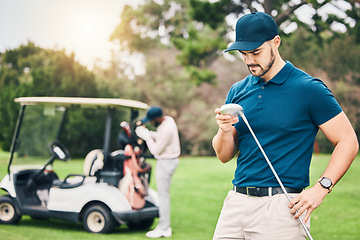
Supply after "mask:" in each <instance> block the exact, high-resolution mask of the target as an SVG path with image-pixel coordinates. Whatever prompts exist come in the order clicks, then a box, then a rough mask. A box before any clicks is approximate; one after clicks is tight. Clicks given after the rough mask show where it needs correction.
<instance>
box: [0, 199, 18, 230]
mask: <svg viewBox="0 0 360 240" xmlns="http://www.w3.org/2000/svg"><path fill="white" fill-rule="evenodd" d="M20 219H21V215H20V214H19V213H18V212H17V210H16V204H15V201H14V199H13V198H11V197H10V196H8V195H6V196H1V197H0V223H1V224H16V223H18V222H19V221H20Z"/></svg>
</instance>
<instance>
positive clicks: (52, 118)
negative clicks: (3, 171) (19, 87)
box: [10, 105, 65, 171]
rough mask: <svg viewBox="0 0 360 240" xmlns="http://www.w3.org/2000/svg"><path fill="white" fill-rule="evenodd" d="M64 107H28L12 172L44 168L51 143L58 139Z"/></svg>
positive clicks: (48, 156)
mask: <svg viewBox="0 0 360 240" xmlns="http://www.w3.org/2000/svg"><path fill="white" fill-rule="evenodd" d="M64 113H65V108H64V107H55V106H44V105H28V106H26V109H25V114H24V118H23V121H22V125H21V130H20V133H19V137H18V141H17V143H16V148H15V152H14V155H13V161H12V165H11V168H10V171H17V170H21V169H28V168H42V167H43V166H44V164H45V163H46V161H47V160H48V159H49V158H50V156H51V153H50V150H49V143H51V142H52V141H55V140H56V139H57V138H58V132H59V127H60V125H61V124H60V123H61V120H62V117H63V115H64Z"/></svg>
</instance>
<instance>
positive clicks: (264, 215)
mask: <svg viewBox="0 0 360 240" xmlns="http://www.w3.org/2000/svg"><path fill="white" fill-rule="evenodd" d="M289 195H290V197H294V196H296V194H289ZM288 204H289V201H288V200H287V198H286V196H285V194H276V195H274V196H271V197H248V196H247V195H244V194H241V193H237V192H235V191H233V190H231V191H229V193H228V196H227V197H226V198H225V200H224V205H223V208H222V210H221V213H220V216H219V219H218V223H217V225H216V229H215V233H214V237H213V239H214V240H220V239H251V240H299V239H301V240H304V239H306V233H305V230H304V229H303V227H302V225H301V223H300V222H299V220H298V219H294V215H292V214H291V213H290V209H289V208H288ZM302 219H304V216H302ZM306 225H307V227H308V228H310V219H309V220H308V222H307V223H306Z"/></svg>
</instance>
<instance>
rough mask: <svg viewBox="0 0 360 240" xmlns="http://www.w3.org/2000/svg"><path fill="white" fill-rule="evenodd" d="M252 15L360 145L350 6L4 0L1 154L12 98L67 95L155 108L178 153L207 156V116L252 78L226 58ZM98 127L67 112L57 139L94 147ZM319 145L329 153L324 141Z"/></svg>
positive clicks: (0, 13)
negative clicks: (271, 26) (168, 120)
mask: <svg viewBox="0 0 360 240" xmlns="http://www.w3.org/2000/svg"><path fill="white" fill-rule="evenodd" d="M252 11H264V12H266V13H269V14H270V15H272V16H273V17H274V19H275V21H276V22H277V24H278V25H279V26H280V35H281V37H282V45H281V46H280V54H281V55H282V57H283V58H284V59H285V60H289V61H291V62H292V63H293V64H294V65H295V66H296V67H298V68H301V69H303V70H305V71H306V72H308V73H310V74H311V75H313V76H314V77H317V78H320V79H321V80H323V81H324V82H325V83H326V84H327V86H328V87H329V88H330V89H331V91H332V92H333V94H334V95H335V97H336V99H337V100H338V101H339V103H340V105H341V106H342V108H343V110H344V111H345V112H346V114H347V115H348V117H349V118H350V121H351V123H352V124H353V127H354V128H355V131H356V132H357V134H358V137H359V134H360V107H359V106H360V87H359V85H360V23H359V19H360V1H358V0H348V1H345V0H290V1H289V0H243V1H240V0H218V1H216V0H213V1H205V0H202V1H201V0H174V1H171V0H168V1H166V0H138V1H116V0H76V1H74V0H62V1H55V0H30V1H29V0H12V1H6V0H0V148H1V149H2V150H4V151H9V148H10V143H11V139H12V134H13V131H14V126H15V123H16V119H17V114H18V112H19V105H18V104H17V103H14V101H13V99H14V98H16V97H24V96H64V97H70V96H71V97H99V98H100V97H101V98H125V99H134V100H139V101H143V102H145V103H147V104H149V105H157V106H161V107H163V109H164V112H165V114H167V115H171V116H173V117H174V119H175V120H176V122H177V123H178V127H179V133H180V138H181V145H182V155H192V156H199V155H202V156H205V155H206V156H212V155H214V152H213V149H212V147H211V139H212V137H213V136H214V135H215V133H216V131H217V125H216V122H215V119H214V117H215V114H214V109H215V108H216V107H219V106H221V105H222V104H223V103H224V101H225V97H226V94H227V92H228V90H229V88H230V86H231V85H232V84H233V83H235V82H236V81H239V80H241V79H243V78H244V77H245V76H246V75H248V74H249V72H248V70H247V68H246V66H245V65H244V63H243V62H242V59H241V56H240V55H238V54H236V53H235V54H229V53H226V54H224V50H225V49H226V48H227V46H228V44H230V43H231V42H232V41H234V37H235V33H234V28H235V24H236V20H237V19H238V18H239V17H240V16H242V15H244V14H246V13H250V12H252ZM88 118H99V119H101V120H100V121H99V122H98V125H96V124H97V123H94V125H89V123H87V119H88ZM265 118H266V116H264V119H265ZM104 119H105V115H101V114H98V115H95V113H94V112H91V111H84V110H79V111H76V112H75V113H72V114H71V115H69V119H68V124H67V125H66V126H67V129H65V131H66V134H64V135H63V136H62V138H63V139H62V142H63V143H64V144H65V145H66V146H68V148H69V150H70V152H71V153H72V155H73V156H79V157H84V156H85V154H87V153H88V152H89V151H90V150H92V149H95V148H99V147H100V148H101V144H102V138H103V131H104V126H103V122H104ZM119 119H121V116H119ZM92 122H94V121H92ZM112 131H114V132H118V131H120V127H119V125H118V124H116V125H114V126H113V130H112ZM80 137H81V139H82V142H81V143H78V142H73V141H74V140H76V139H80ZM73 139H74V140H73ZM317 146H318V147H317V148H315V149H316V151H317V152H322V153H328V152H331V150H332V146H331V143H329V142H328V140H327V139H326V138H325V137H324V136H323V135H322V134H320V133H319V135H318V136H317ZM115 147H116V146H114V148H115Z"/></svg>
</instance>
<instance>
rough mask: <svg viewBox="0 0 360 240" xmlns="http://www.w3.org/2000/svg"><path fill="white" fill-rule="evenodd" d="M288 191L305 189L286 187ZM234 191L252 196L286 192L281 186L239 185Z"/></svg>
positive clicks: (298, 191) (297, 191)
mask: <svg viewBox="0 0 360 240" xmlns="http://www.w3.org/2000/svg"><path fill="white" fill-rule="evenodd" d="M285 190H286V191H287V192H288V193H301V192H302V190H303V189H298V188H289V187H285ZM234 191H236V192H238V193H242V194H245V195H248V196H250V197H271V196H273V195H275V194H278V193H279V194H280V193H284V192H283V190H282V189H281V187H237V186H234Z"/></svg>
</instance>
